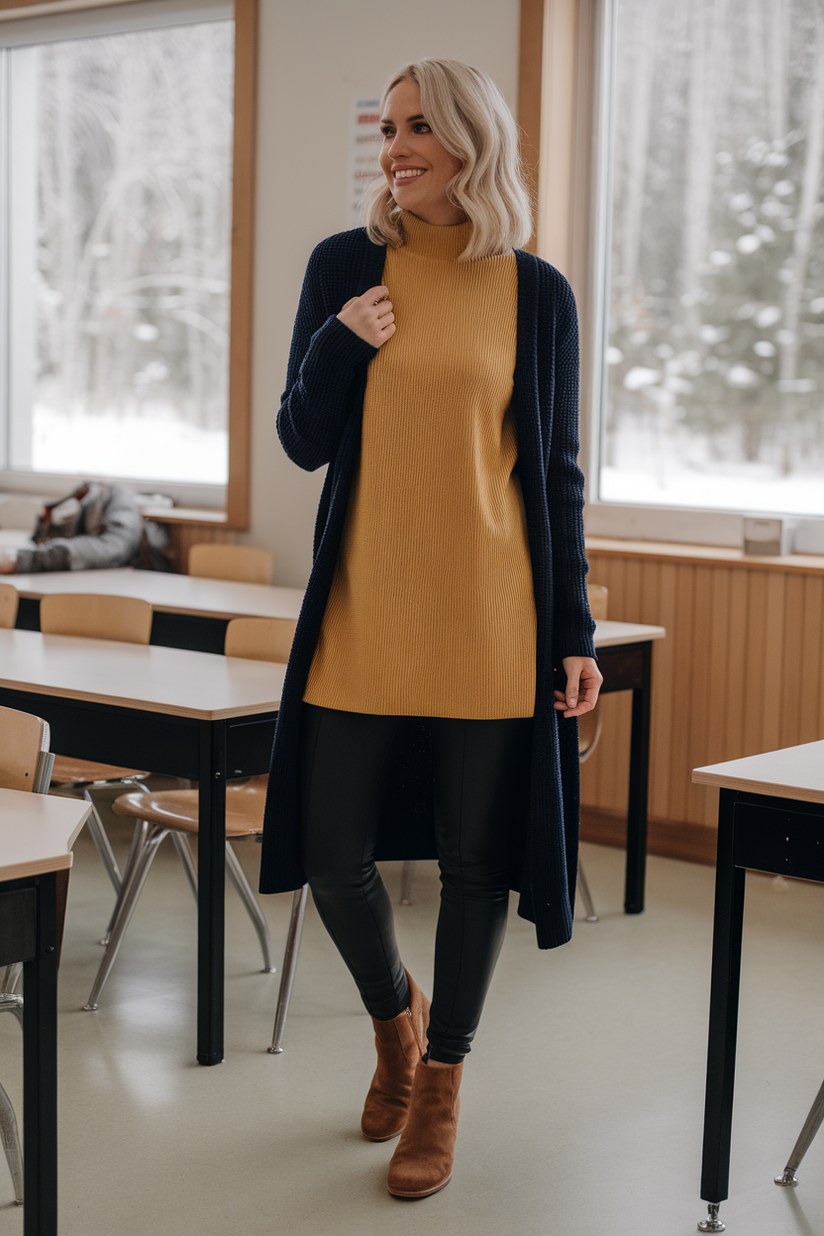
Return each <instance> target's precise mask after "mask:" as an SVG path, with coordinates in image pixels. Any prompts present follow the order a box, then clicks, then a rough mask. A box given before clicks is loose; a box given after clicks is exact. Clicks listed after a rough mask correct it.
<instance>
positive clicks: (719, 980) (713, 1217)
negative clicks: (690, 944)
mask: <svg viewBox="0 0 824 1236" xmlns="http://www.w3.org/2000/svg"><path fill="white" fill-rule="evenodd" d="M734 834H735V794H734V791H732V790H721V791H720V801H719V808H718V860H717V866H716V874H715V919H714V923H713V936H712V978H711V983H710V1024H709V1041H708V1045H707V1090H706V1099H705V1103H704V1148H703V1155H702V1160H701V1197H702V1198H703V1200H704V1201H705V1202H707V1203H708V1204H709V1215H708V1217H707V1218H706V1219H703V1220H702V1221H701V1222H700V1223H699V1224H698V1229H699V1231H702V1232H723V1230H724V1224H723V1223H722V1222H721V1220H720V1219H719V1218H718V1207H719V1206H720V1204H721V1202H723V1201H724V1200H725V1199H726V1198H727V1197H728V1196H729V1181H730V1140H731V1136H732V1103H733V1089H734V1086H735V1049H736V1037H737V1031H738V992H739V985H740V979H741V929H742V925H743V921H744V888H745V872H744V869H743V868H741V867H736V866H735V865H734V863H733V843H734Z"/></svg>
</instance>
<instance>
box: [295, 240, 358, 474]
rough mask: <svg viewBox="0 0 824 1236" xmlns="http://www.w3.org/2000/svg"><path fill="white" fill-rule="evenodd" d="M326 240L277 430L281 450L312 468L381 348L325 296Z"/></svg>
mask: <svg viewBox="0 0 824 1236" xmlns="http://www.w3.org/2000/svg"><path fill="white" fill-rule="evenodd" d="M329 260H330V259H329V256H327V253H326V244H325V242H324V243H321V244H320V245H318V247H317V248H316V249H315V251H314V253H313V254H312V256H311V258H310V259H309V264H308V266H307V268H306V275H305V277H304V280H303V289H302V291H301V296H300V303H299V305H298V312H297V317H296V318H295V327H294V331H293V333H292V346H291V349H290V352H289V365H288V368H287V374H286V390H285V391H284V392H283V395H282V396H281V404H280V410H279V412H278V416H277V430H278V437H279V438H280V441H281V444H282V446H283V449H284V450H285V451H286V454H287V455H288V456H289V458H290V459H291V460H292V462H293V463H296V464H297V465H298V466H299V467H301V468H305V469H306V470H307V471H308V472H314V470H315V469H316V468H319V467H321V465H322V464H325V463H329V461H330V459H331V458H332V457H333V455H334V454H335V451H336V449H337V445H338V442H339V441H340V436H341V433H342V432H343V427H344V425H345V423H346V418H347V416H348V414H349V411H350V395H351V391H352V386H353V384H354V383H355V381H356V379H357V377H358V374H359V372H360V371H361V369H362V368H363V367H364V366H366V365H368V363H369V361H370V360H371V359H372V357H373V356H374V355H375V353H376V352H377V348H373V347H372V345H371V344H370V343H366V341H365V340H363V339H361V338H360V336H359V335H356V334H355V332H354V331H351V330H350V329H349V327H348V326H344V324H343V322H341V321H339V320H338V318H337V316H336V314H335V313H330V314H327V312H326V308H325V303H324V296H323V275H324V268H325V266H326V264H327V262H328V261H329Z"/></svg>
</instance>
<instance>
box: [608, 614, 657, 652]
mask: <svg viewBox="0 0 824 1236" xmlns="http://www.w3.org/2000/svg"><path fill="white" fill-rule="evenodd" d="M666 633H667V631H666V628H665V627H648V626H645V625H644V624H643V623H641V622H610V621H609V619H606V618H605V619H602V620H601V621H599V622H596V623H595V640H594V642H595V647H596V648H609V647H611V646H612V645H614V644H642V643H644V642H645V641H646V640H648V639H663V638H664V636H665V635H666Z"/></svg>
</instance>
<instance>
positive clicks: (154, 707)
mask: <svg viewBox="0 0 824 1236" xmlns="http://www.w3.org/2000/svg"><path fill="white" fill-rule="evenodd" d="M285 672H286V666H285V665H279V664H274V663H272V662H269V661H246V660H243V659H241V658H240V657H224V656H218V655H216V654H214V653H211V652H189V651H186V650H185V649H181V648H158V647H155V646H153V645H146V644H123V643H119V642H115V641H114V640H104V639H78V638H76V637H74V636H68V635H41V634H40V632H39V631H6V630H0V686H3V687H10V688H14V689H17V690H22V691H32V692H34V693H35V694H38V695H56V696H63V697H64V698H67V699H75V700H89V701H91V702H94V703H102V704H113V705H115V706H119V707H123V708H137V709H140V710H141V711H145V712H161V713H166V714H168V715H171V716H178V717H194V718H196V719H197V720H200V721H215V720H218V719H220V718H225V717H245V716H254V715H255V714H257V713H264V712H274V711H275V710H276V709H277V707H278V704H279V702H280V695H281V690H282V688H283V676H284V674H285Z"/></svg>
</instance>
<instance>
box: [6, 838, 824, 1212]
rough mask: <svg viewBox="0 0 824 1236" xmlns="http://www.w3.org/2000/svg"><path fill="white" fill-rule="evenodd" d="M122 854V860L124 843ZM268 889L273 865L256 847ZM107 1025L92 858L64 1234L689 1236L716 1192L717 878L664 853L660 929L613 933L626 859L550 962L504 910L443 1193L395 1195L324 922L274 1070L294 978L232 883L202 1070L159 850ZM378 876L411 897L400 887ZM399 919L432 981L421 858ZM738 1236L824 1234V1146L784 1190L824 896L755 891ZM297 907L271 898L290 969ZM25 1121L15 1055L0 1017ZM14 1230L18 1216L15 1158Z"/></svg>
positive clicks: (185, 930) (592, 861)
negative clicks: (223, 1022) (216, 1002)
mask: <svg viewBox="0 0 824 1236" xmlns="http://www.w3.org/2000/svg"><path fill="white" fill-rule="evenodd" d="M120 844H121V845H122V844H123V841H122V839H121V840H120ZM239 848H240V849H241V851H242V853H243V855H244V861H245V862H247V863H248V867H249V870H250V872H251V870H252V868H253V867H254V864H255V862H256V861H257V850H256V848H255V847H254V846H248V847H239ZM164 850H165V851H166V852H165V853H163V851H161V856H160V857H159V858H158V860H157V862H156V863H155V868H154V869H153V871H152V873H151V875H150V878H149V883H148V885H147V887H146V890H145V892H144V895H143V898H142V900H141V903H140V905H139V908H138V910H137V913H136V915H135V918H134V920H133V922H132V926H131V928H130V931H129V934H128V936H127V939H126V942H125V944H124V947H123V951H122V953H121V956H120V958H119V960H118V964H117V967H116V969H115V972H114V974H113V976H112V978H111V979H110V981H109V984H108V987H107V988H106V989H105V991H104V993H103V1001H102V1006H101V1008H100V1010H99V1011H98V1012H97V1013H85V1012H82V1011H81V1006H82V1005H83V1003H84V1001H85V998H86V995H87V993H88V990H89V987H90V986H91V982H92V978H93V976H94V971H95V967H96V965H97V962H98V959H99V956H100V948H99V945H98V944H97V943H96V942H95V941H96V938H97V937H98V936H99V935H100V933H101V931H102V928H103V926H104V924H105V921H106V918H107V915H108V913H109V909H110V905H111V894H110V891H109V889H108V885H107V883H106V882H105V877H104V876H103V873H102V869H101V867H100V865H99V862H98V860H97V858H96V855H95V853H94V851H93V849H92V847H91V845H90V843H89V842H88V840H87V839H86V838H85V837H83V838H81V840H80V842H79V843H78V846H77V851H76V860H75V867H74V870H73V873H72V882H71V890H70V903H69V911H68V920H67V931H66V940H65V945H64V951H63V965H62V969H61V982H60V1156H61V1157H60V1208H61V1228H60V1230H61V1236H111V1233H112V1232H118V1233H119V1234H121V1236H146V1234H147V1233H151V1234H152V1236H166V1234H167V1233H168V1234H175V1236H176V1234H178V1233H186V1234H188V1233H192V1234H195V1233H196V1234H197V1236H228V1234H229V1233H231V1234H233V1236H234V1234H235V1233H243V1234H244V1236H264V1234H266V1236H268V1234H269V1233H277V1232H286V1231H288V1232H289V1233H290V1236H304V1234H305V1236H310V1234H311V1236H326V1234H327V1233H328V1234H330V1236H331V1234H333V1233H334V1234H335V1236H386V1233H387V1232H388V1231H391V1232H393V1233H396V1234H397V1236H405V1234H407V1233H408V1234H412V1233H415V1234H417V1233H427V1234H428V1233H430V1232H438V1233H448V1234H449V1236H464V1234H466V1236H503V1234H505V1233H506V1234H508V1233H517V1234H518V1236H539V1234H541V1236H544V1234H548V1233H559V1232H564V1231H573V1232H581V1233H584V1234H585V1236H630V1234H631V1236H636V1234H637V1233H639V1232H649V1233H654V1234H655V1236H679V1234H681V1233H683V1234H684V1236H686V1234H687V1233H691V1232H694V1231H695V1224H696V1221H697V1220H698V1219H699V1218H700V1217H701V1216H702V1215H703V1214H704V1213H705V1210H706V1208H705V1206H704V1204H703V1203H701V1202H700V1201H699V1198H698V1173H699V1162H700V1143H701V1117H702V1105H703V1078H704V1065H705V1048H706V1025H707V1004H708V984H709V964H710V946H711V910H712V892H713V872H712V870H711V869H709V868H706V867H698V866H693V865H690V864H687V863H676V862H671V861H668V860H664V859H655V858H653V859H651V860H650V864H649V879H648V908H647V911H646V913H645V914H643V915H641V916H635V917H627V916H625V915H624V914H623V913H622V912H621V901H622V891H623V854H621V853H620V852H618V851H614V850H609V849H605V848H600V847H593V846H586V847H584V851H583V854H584V860H585V864H586V869H587V873H588V876H589V880H590V884H591V886H592V890H593V894H594V896H595V898H596V902H597V905H598V909H599V911H600V913H601V920H602V921H601V922H600V923H599V924H597V925H592V924H589V923H585V922H584V921H582V919H579V920H578V921H577V922H576V928H575V935H574V939H573V941H572V944H571V945H569V946H568V947H566V948H563V949H559V950H555V951H553V952H549V953H542V952H539V951H538V950H537V948H536V946H535V943H534V935H533V929H532V927H531V926H530V925H529V924H528V923H525V922H524V921H523V920H521V919H519V918H517V917H516V916H515V914H514V907H513V914H512V917H511V919H510V925H509V929H508V933H507V938H506V943H505V946H504V951H503V954H502V958H501V962H500V965H499V968H498V972H497V974H496V976H495V980H494V982H493V986H492V990H491V993H490V996H489V999H488V1002H487V1008H486V1012H485V1015H484V1020H483V1022H482V1025H481V1029H480V1032H479V1034H478V1038H477V1040H476V1046H475V1048H474V1049H473V1052H472V1055H471V1057H470V1059H469V1061H468V1063H467V1065H466V1068H465V1074H464V1076H465V1080H464V1088H463V1112H462V1116H461V1126H460V1133H459V1139H458V1155H457V1160H456V1168H455V1175H454V1178H453V1181H452V1183H451V1184H450V1185H449V1187H448V1188H447V1189H445V1190H444V1191H443V1192H442V1193H439V1194H437V1195H436V1196H434V1197H432V1198H428V1199H425V1200H422V1201H416V1202H404V1201H399V1200H396V1199H393V1198H391V1197H390V1196H389V1195H388V1193H387V1192H386V1187H385V1171H386V1165H387V1163H388V1160H389V1158H390V1156H391V1153H392V1149H393V1145H394V1143H389V1144H386V1145H372V1144H369V1143H367V1142H365V1141H363V1140H362V1138H361V1137H360V1135H359V1131H358V1121H359V1115H360V1105H361V1103H362V1101H363V1096H364V1093H365V1091H366V1087H367V1085H368V1082H369V1078H370V1076H371V1071H372V1067H373V1054H372V1053H373V1049H372V1045H371V1037H370V1025H369V1021H368V1019H367V1017H366V1014H365V1013H364V1012H363V1010H362V1008H361V1007H360V1004H359V1001H358V998H357V996H356V993H355V989H354V986H353V985H352V983H351V980H350V979H349V977H348V974H347V973H346V971H345V970H344V968H343V966H342V963H341V962H340V961H339V959H338V957H337V955H336V953H335V951H334V949H333V947H332V945H331V943H330V942H329V941H328V939H327V937H326V935H325V933H324V932H323V929H322V927H321V926H320V924H319V922H318V919H317V917H316V915H315V913H314V910H313V909H311V908H310V911H309V913H308V915H307V923H306V932H305V937H304V945H303V951H302V956H301V961H300V968H299V974H298V980H297V983H296V986H295V993H294V998H293V1003H292V1011H291V1014H290V1019H289V1023H288V1026H287V1031H286V1039H285V1047H286V1050H285V1051H284V1053H283V1055H282V1056H279V1057H275V1056H271V1055H267V1053H266V1051H265V1048H266V1046H267V1044H268V1042H269V1038H270V1035H271V1028H272V1015H273V1010H274V1001H275V993H276V988H277V982H278V976H277V975H274V976H273V975H265V974H261V973H259V972H258V970H257V967H258V966H259V965H260V960H259V953H258V951H257V942H256V939H255V937H254V935H253V932H252V928H251V925H250V924H249V921H248V919H247V918H246V916H245V913H244V911H243V910H242V908H241V906H240V902H239V901H238V899H237V897H236V895H235V893H234V890H232V889H231V888H230V889H228V890H227V960H226V997H227V1026H226V1051H227V1060H226V1062H225V1063H224V1064H223V1065H220V1066H218V1067H216V1068H211V1069H204V1068H200V1067H199V1066H198V1065H196V1064H195V1063H194V1062H193V1061H194V1041H195V1040H194V990H195V989H194V961H195V908H194V903H193V901H192V898H191V895H190V893H189V891H188V888H187V887H186V885H185V882H184V877H183V874H182V871H181V870H180V867H179V864H178V862H177V859H176V857H175V855H174V853H173V851H172V849H171V846H169V845H166V846H164ZM385 870H386V878H387V883H388V885H389V887H390V889H391V890H392V892H393V895H394V896H397V889H398V880H399V867H398V866H397V865H394V864H389V865H387V867H386V869H385ZM414 895H415V903H414V905H412V906H410V907H407V908H399V909H398V911H397V922H398V932H399V937H400V940H401V944H402V951H403V955H404V958H405V961H406V964H407V966H408V968H409V969H410V971H411V972H412V973H413V974H414V975H415V976H416V978H417V979H418V981H419V982H421V983H422V985H424V986H428V985H429V984H430V982H431V968H432V963H431V956H432V944H433V936H434V926H435V915H436V910H437V897H438V883H437V872H436V869H435V867H434V865H433V864H418V870H417V874H416V881H415V889H414ZM747 899H748V900H747V919H746V924H745V951H744V977H743V988H742V1005H741V1033H740V1039H739V1062H738V1084H737V1088H736V1110H735V1123H734V1130H733V1162H732V1178H731V1194H732V1196H731V1200H730V1201H729V1202H727V1203H725V1204H724V1206H723V1207H722V1218H724V1219H725V1221H726V1223H727V1230H728V1232H729V1233H730V1234H731V1236H785V1234H786V1236H813V1234H820V1233H822V1232H824V1174H823V1173H822V1164H824V1133H822V1134H821V1135H820V1137H819V1139H818V1141H817V1142H816V1143H814V1144H813V1147H812V1149H811V1150H810V1152H809V1154H808V1156H807V1159H806V1160H805V1162H804V1164H803V1165H802V1169H801V1185H800V1187H799V1189H798V1190H797V1191H789V1190H781V1189H778V1188H776V1187H775V1186H774V1185H773V1183H772V1178H773V1176H774V1175H775V1174H776V1173H777V1172H779V1171H780V1170H781V1168H783V1166H784V1162H785V1160H786V1157H787V1155H788V1153H789V1150H790V1148H791V1146H792V1144H793V1142H794V1140H795V1137H796V1135H797V1133H798V1130H799V1128H800V1127H801V1123H802V1121H803V1119H804V1116H805V1115H806V1112H807V1109H808V1107H809V1105H810V1103H811V1102H812V1099H813V1096H814V1094H815V1092H816V1090H817V1089H818V1086H819V1085H820V1083H821V1079H822V1076H824V1044H822V1038H821V1025H822V1021H824V1016H823V1015H824V985H822V982H821V974H822V968H821V962H822V943H823V942H824V941H822V928H823V927H824V887H821V886H818V885H810V884H802V883H789V884H784V883H783V882H781V883H779V884H778V885H776V883H775V882H774V881H772V880H771V879H769V878H767V877H763V876H760V877H759V876H751V877H749V879H748V893H747ZM290 900H291V898H290V897H289V896H279V897H270V898H265V899H264V901H265V906H266V912H267V914H268V916H269V919H270V922H271V926H272V931H273V937H274V941H275V948H276V950H277V952H278V954H280V952H281V950H282V947H283V940H284V936H285V930H286V924H287V919H288V911H289V904H290ZM0 1059H1V1060H2V1064H1V1065H0V1078H2V1081H3V1084H4V1085H5V1086H6V1088H7V1090H8V1091H9V1093H10V1095H11V1097H12V1099H13V1101H14V1103H15V1105H16V1107H17V1109H18V1112H20V1110H21V1094H20V1036H19V1029H18V1027H17V1025H16V1023H15V1022H14V1021H13V1019H12V1018H10V1017H6V1018H1V1019H0ZM0 1232H2V1233H3V1236H5V1233H10V1234H11V1233H14V1234H15V1236H16V1234H17V1233H21V1232H22V1215H21V1213H20V1212H19V1211H18V1210H17V1209H16V1208H15V1207H14V1205H13V1202H12V1193H11V1186H10V1182H9V1179H8V1176H7V1174H6V1171H5V1166H4V1164H3V1163H2V1162H1V1161H0Z"/></svg>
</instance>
